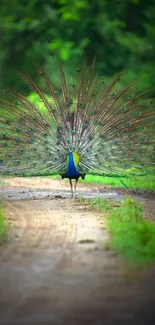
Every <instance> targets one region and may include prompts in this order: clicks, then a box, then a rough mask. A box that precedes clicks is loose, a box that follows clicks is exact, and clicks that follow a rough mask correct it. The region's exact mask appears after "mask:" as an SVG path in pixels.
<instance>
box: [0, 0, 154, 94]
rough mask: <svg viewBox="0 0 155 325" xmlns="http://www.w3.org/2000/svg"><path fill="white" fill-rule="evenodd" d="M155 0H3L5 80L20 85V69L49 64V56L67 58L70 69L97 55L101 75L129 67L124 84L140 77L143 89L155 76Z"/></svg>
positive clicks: (0, 61) (0, 55)
mask: <svg viewBox="0 0 155 325" xmlns="http://www.w3.org/2000/svg"><path fill="white" fill-rule="evenodd" d="M154 16H155V6H154V1H153V0H150V1H149V2H147V1H144V0H132V1H129V0H127V1H124V2H123V1H120V2H117V4H116V5H113V2H112V0H111V1H109V0H92V1H91V2H90V1H88V0H75V1H71V0H57V1H49V0H44V1H41V0H31V1H25V0H22V1H21V0H12V1H11V2H8V1H4V0H2V2H1V11H0V21H1V35H3V37H2V38H1V44H0V66H1V67H2V69H1V84H5V85H6V84H7V85H11V86H12V84H14V85H17V86H18V87H20V85H21V81H19V78H17V76H15V73H14V69H15V68H18V69H20V70H24V71H26V72H27V73H29V72H31V70H32V63H36V62H38V63H41V64H43V65H44V66H46V67H47V68H48V69H50V67H51V55H52V54H53V53H58V54H59V55H60V57H61V58H62V59H63V60H65V61H66V60H68V61H69V65H70V69H71V68H72V66H73V65H75V64H80V62H81V57H82V56H83V55H84V53H86V54H87V56H88V61H89V62H90V61H91V60H92V57H93V56H94V54H95V53H97V60H98V68H99V69H100V70H99V71H100V74H104V75H106V76H113V75H114V74H115V73H117V72H118V71H120V70H122V69H123V70H125V71H126V74H125V79H124V82H125V83H126V82H129V81H131V80H132V79H138V80H137V81H139V86H138V87H139V88H141V89H144V88H147V87H150V86H151V85H152V84H153V81H154V79H155V70H154V69H153V68H152V67H153V66H154V63H155V56H154V53H155V42H154V37H155V25H154Z"/></svg>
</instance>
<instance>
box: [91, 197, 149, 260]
mask: <svg viewBox="0 0 155 325" xmlns="http://www.w3.org/2000/svg"><path fill="white" fill-rule="evenodd" d="M86 202H88V203H89V204H90V205H91V206H93V207H94V208H95V209H97V210H100V211H108V213H107V219H106V224H107V229H108V231H109V234H110V236H111V241H110V247H111V248H112V249H114V250H115V251H116V252H117V253H118V254H120V255H122V256H124V257H125V258H126V259H128V260H130V261H133V262H134V263H135V264H137V265H139V266H146V265H148V264H151V263H153V262H154V261H155V224H153V223H152V222H150V221H147V220H145V219H144V218H143V206H142V205H141V203H139V202H137V201H135V200H134V199H133V198H131V197H129V196H127V197H126V200H125V201H123V202H122V203H121V204H120V206H118V205H117V207H113V206H114V203H111V202H110V201H107V200H106V201H105V200H103V199H101V198H98V199H95V200H94V199H93V200H91V199H89V200H86Z"/></svg>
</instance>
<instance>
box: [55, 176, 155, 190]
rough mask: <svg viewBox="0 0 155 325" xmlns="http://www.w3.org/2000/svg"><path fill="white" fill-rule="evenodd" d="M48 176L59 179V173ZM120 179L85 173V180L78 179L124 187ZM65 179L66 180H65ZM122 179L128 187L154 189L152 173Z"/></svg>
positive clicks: (154, 183) (154, 181) (154, 182)
mask: <svg viewBox="0 0 155 325" xmlns="http://www.w3.org/2000/svg"><path fill="white" fill-rule="evenodd" d="M49 177H50V178H53V179H61V176H60V175H55V176H49ZM120 180H121V178H116V177H103V176H93V175H86V178H85V180H81V179H79V182H81V183H86V184H103V185H108V186H111V187H116V188H117V187H122V188H124V187H125V186H123V184H122V183H121V181H120ZM67 181H68V180H66V182H67ZM122 181H123V182H124V183H125V185H126V186H127V187H128V188H129V189H140V190H150V191H155V176H153V175H148V176H141V177H136V176H132V177H130V178H122Z"/></svg>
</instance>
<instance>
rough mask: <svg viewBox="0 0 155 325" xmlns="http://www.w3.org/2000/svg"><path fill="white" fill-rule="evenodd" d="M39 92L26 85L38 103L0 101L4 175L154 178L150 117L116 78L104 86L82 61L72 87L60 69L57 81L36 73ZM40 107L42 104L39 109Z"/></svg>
mask: <svg viewBox="0 0 155 325" xmlns="http://www.w3.org/2000/svg"><path fill="white" fill-rule="evenodd" d="M38 69H39V73H40V75H41V78H42V83H41V85H40V86H38V84H37V83H36V82H34V81H33V80H32V79H31V77H29V76H27V75H23V78H24V80H25V82H26V83H27V84H28V85H29V86H30V87H31V88H32V89H33V91H35V93H36V94H37V100H36V102H34V101H32V100H31V99H30V98H28V97H26V96H25V95H23V94H21V93H18V92H17V91H15V90H10V89H5V91H4V96H5V98H4V99H1V100H0V104H1V117H0V127H1V131H0V145H1V160H0V163H1V169H0V171H1V173H2V174H4V175H18V176H39V175H54V174H60V175H61V176H62V178H69V180H70V184H71V191H72V195H73V190H72V179H75V180H76V182H75V188H76V184H77V180H78V179H79V177H82V178H83V179H84V177H85V175H86V174H88V173H89V174H93V175H102V176H105V175H106V176H116V175H117V176H120V177H123V176H127V175H131V174H132V175H141V174H144V173H145V172H149V173H152V172H154V163H155V159H154V158H155V157H154V152H155V131H154V130H155V128H154V127H155V110H154V106H153V102H152V101H150V100H148V99H143V97H142V95H144V94H140V95H135V96H133V95H130V92H131V89H132V88H133V84H132V85H128V86H127V87H125V88H123V89H122V87H121V84H120V81H119V79H120V75H119V76H117V77H116V78H115V79H114V80H113V81H112V82H111V83H110V84H109V85H108V86H106V84H105V82H104V81H103V80H102V79H101V78H99V77H97V76H96V75H94V62H93V64H92V66H91V68H90V71H87V69H86V62H84V64H83V67H82V69H81V70H80V71H79V69H77V72H76V73H77V76H76V78H75V80H76V81H75V80H74V81H72V80H71V79H70V78H69V79H68V78H67V77H66V74H65V72H64V70H63V68H62V65H61V63H60V64H59V69H58V75H57V76H56V77H55V78H54V80H53V79H52V78H50V76H49V75H48V74H47V73H46V72H45V71H44V70H43V69H42V68H40V67H39V68H38ZM40 103H41V105H40Z"/></svg>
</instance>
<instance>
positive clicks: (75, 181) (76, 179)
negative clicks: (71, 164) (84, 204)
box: [74, 179, 78, 196]
mask: <svg viewBox="0 0 155 325" xmlns="http://www.w3.org/2000/svg"><path fill="white" fill-rule="evenodd" d="M77 182H78V179H76V180H75V186H74V196H76V186H77Z"/></svg>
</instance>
